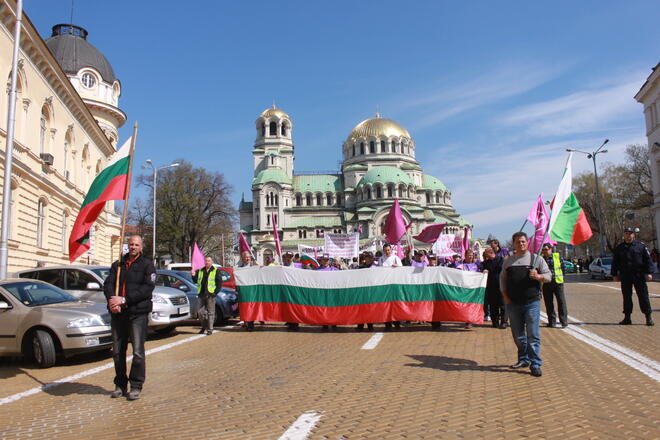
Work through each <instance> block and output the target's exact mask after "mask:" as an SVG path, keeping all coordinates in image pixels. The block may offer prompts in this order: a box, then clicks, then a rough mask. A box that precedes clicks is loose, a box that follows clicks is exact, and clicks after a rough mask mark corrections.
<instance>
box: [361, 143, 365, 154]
mask: <svg viewBox="0 0 660 440" xmlns="http://www.w3.org/2000/svg"><path fill="white" fill-rule="evenodd" d="M360 154H364V142H360Z"/></svg>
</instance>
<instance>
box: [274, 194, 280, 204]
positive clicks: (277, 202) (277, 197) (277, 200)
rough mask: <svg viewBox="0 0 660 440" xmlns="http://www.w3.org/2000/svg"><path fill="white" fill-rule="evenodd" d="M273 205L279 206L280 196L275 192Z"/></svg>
mask: <svg viewBox="0 0 660 440" xmlns="http://www.w3.org/2000/svg"><path fill="white" fill-rule="evenodd" d="M274 205H275V206H280V196H278V195H277V194H275V203H274Z"/></svg>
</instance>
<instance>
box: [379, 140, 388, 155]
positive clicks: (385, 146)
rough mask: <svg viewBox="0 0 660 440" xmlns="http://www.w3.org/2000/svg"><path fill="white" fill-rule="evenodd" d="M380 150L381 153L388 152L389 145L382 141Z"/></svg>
mask: <svg viewBox="0 0 660 440" xmlns="http://www.w3.org/2000/svg"><path fill="white" fill-rule="evenodd" d="M380 152H381V153H385V152H387V145H386V144H385V141H380Z"/></svg>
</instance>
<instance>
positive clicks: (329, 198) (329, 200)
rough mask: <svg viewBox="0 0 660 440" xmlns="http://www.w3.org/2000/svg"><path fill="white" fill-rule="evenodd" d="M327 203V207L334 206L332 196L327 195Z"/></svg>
mask: <svg viewBox="0 0 660 440" xmlns="http://www.w3.org/2000/svg"><path fill="white" fill-rule="evenodd" d="M325 201H326V205H328V206H332V194H326V196H325Z"/></svg>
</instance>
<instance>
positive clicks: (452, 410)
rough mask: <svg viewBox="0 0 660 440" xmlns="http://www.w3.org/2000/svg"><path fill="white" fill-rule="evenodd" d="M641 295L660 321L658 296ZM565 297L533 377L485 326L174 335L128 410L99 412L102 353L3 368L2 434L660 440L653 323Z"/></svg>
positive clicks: (600, 285) (599, 302) (584, 286)
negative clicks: (628, 322) (564, 313)
mask: <svg viewBox="0 0 660 440" xmlns="http://www.w3.org/2000/svg"><path fill="white" fill-rule="evenodd" d="M649 288H650V290H651V294H652V298H651V304H652V306H653V309H654V311H655V312H656V316H655V318H656V322H657V321H659V320H660V313H657V312H658V311H660V283H650V287H649ZM566 295H567V302H568V307H569V315H570V316H571V317H572V320H573V322H574V323H573V324H571V325H570V326H569V327H568V328H567V329H564V330H562V329H559V328H546V327H543V329H542V356H543V361H544V365H543V376H542V377H541V378H534V377H532V376H531V375H530V374H529V370H512V369H510V368H508V366H509V365H510V364H512V363H514V362H515V361H516V356H515V346H514V344H513V341H512V339H511V333H510V331H509V330H508V329H507V330H500V329H494V328H492V327H491V326H490V325H484V326H475V327H474V328H473V329H472V330H465V329H463V326H462V325H459V324H446V325H444V326H443V327H442V330H440V331H432V330H431V328H430V326H428V325H421V324H420V325H410V326H407V327H405V328H403V329H401V330H399V331H392V332H383V326H378V325H377V326H376V332H383V334H382V339H380V340H377V339H378V336H376V337H375V339H374V340H372V344H371V346H372V347H373V348H372V349H364V348H366V347H364V346H365V343H367V342H368V341H369V340H370V339H371V338H372V337H374V334H372V333H369V332H366V331H365V332H356V331H355V329H354V328H348V327H341V328H339V329H338V330H337V331H335V332H323V331H322V329H320V328H317V327H312V326H303V327H301V328H300V330H299V331H297V332H290V331H287V330H286V328H285V327H284V326H283V325H282V324H281V323H278V324H272V325H265V326H260V327H259V326H257V329H256V331H254V332H245V331H244V330H243V329H242V328H240V327H237V326H229V327H225V328H222V329H221V330H220V331H217V332H216V333H215V334H214V335H212V336H208V337H207V336H198V335H197V334H196V333H197V330H198V327H196V326H193V325H189V326H183V327H180V328H179V329H178V333H177V334H175V335H173V336H170V337H158V338H153V339H150V340H149V341H148V342H147V349H148V350H151V351H150V352H149V354H148V356H147V381H146V384H145V388H144V392H143V396H142V398H141V399H139V400H137V401H134V402H129V401H126V400H125V399H110V397H109V392H110V391H111V390H112V388H113V385H112V378H113V373H114V370H113V368H112V365H111V362H112V359H111V358H110V356H109V353H101V354H94V355H86V356H83V357H78V358H72V359H69V360H66V361H64V363H59V364H58V365H56V366H55V367H53V368H50V369H47V370H39V369H35V368H34V366H33V365H31V364H29V363H28V362H27V361H23V360H8V359H3V360H2V363H0V377H1V378H2V382H1V383H2V387H1V388H0V416H1V419H2V420H3V423H2V428H1V430H0V432H1V434H0V437H1V438H3V439H26V438H31V439H42V438H43V439H95V440H99V439H114V438H116V439H131V438H171V439H200V438H214V439H215V438H222V439H277V438H280V437H281V436H283V435H284V434H285V432H286V433H287V435H290V438H305V437H304V436H303V437H300V436H299V437H295V435H301V434H300V432H298V433H297V434H296V433H295V431H296V430H297V428H298V425H300V426H302V428H301V430H304V429H305V426H313V429H311V433H310V434H309V438H313V439H415V438H427V439H440V438H442V439H453V438H488V439H490V438H492V439H496V438H508V439H516V438H552V439H572V438H583V439H594V438H603V439H606V438H607V439H612V438H616V439H633V438H639V439H652V438H660V383H659V381H660V357H659V355H658V353H660V326H658V325H656V326H655V327H647V326H645V325H643V323H644V320H643V315H642V314H641V312H639V308H638V304H637V302H636V299H635V312H634V314H633V323H634V325H632V326H619V325H616V323H617V322H618V321H619V320H620V319H621V318H622V314H621V294H620V292H619V291H618V285H617V284H616V283H613V282H611V281H600V280H598V281H591V280H589V279H588V278H587V277H586V276H585V275H569V276H568V284H567V286H566ZM487 324H488V323H487ZM376 335H378V333H376ZM174 344H178V345H174ZM363 347H364V348H363ZM158 349H160V350H158ZM92 369H96V370H92ZM90 370H92V371H90ZM55 382H61V383H55ZM302 415H305V416H304V417H302V418H301V416H302ZM304 419H307V422H308V423H307V424H306V425H305V423H304ZM297 420H298V421H299V424H297V425H296V426H294V427H292V425H294V423H296V421H297ZM287 430H288V431H287ZM292 432H294V434H291V433H292ZM285 438H286V436H285Z"/></svg>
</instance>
